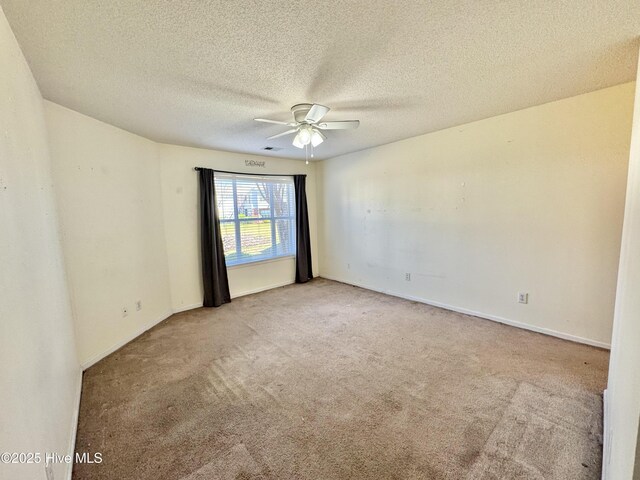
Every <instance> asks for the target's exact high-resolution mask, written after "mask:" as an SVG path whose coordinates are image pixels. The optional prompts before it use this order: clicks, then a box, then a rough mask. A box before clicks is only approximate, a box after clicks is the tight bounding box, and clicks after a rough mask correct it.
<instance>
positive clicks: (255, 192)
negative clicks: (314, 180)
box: [214, 172, 296, 265]
mask: <svg viewBox="0 0 640 480" xmlns="http://www.w3.org/2000/svg"><path fill="white" fill-rule="evenodd" d="M214 178H215V186H216V200H217V206H218V214H219V216H220V229H221V232H222V243H223V246H224V255H225V260H226V262H227V265H239V264H243V263H249V262H255V261H260V260H267V259H271V258H277V257H284V256H292V255H295V253H296V249H295V244H296V243H295V231H296V230H295V196H294V188H293V179H292V178H291V177H286V176H283V177H273V176H269V177H261V176H257V175H240V174H230V173H218V172H216V173H215V177H214Z"/></svg>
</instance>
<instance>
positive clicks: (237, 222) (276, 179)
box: [214, 172, 297, 268]
mask: <svg viewBox="0 0 640 480" xmlns="http://www.w3.org/2000/svg"><path fill="white" fill-rule="evenodd" d="M218 180H220V181H230V182H231V185H232V197H233V218H227V219H224V218H220V216H219V221H220V227H221V229H222V225H223V224H225V223H227V224H233V225H234V240H235V247H236V249H235V257H236V260H230V259H229V256H228V255H227V254H226V253H224V247H223V254H224V256H225V262H226V264H227V267H230V268H233V267H242V266H246V265H251V264H255V263H262V262H272V261H276V260H281V259H285V258H292V257H295V255H296V250H297V242H296V241H295V238H296V227H295V225H296V209H295V191H294V188H295V187H294V184H293V177H289V176H286V175H277V176H263V175H252V174H235V173H234V174H232V173H222V172H220V173H218V172H215V173H214V184H215V183H216V181H218ZM238 180H240V181H247V182H255V183H261V182H263V183H265V184H266V185H267V186H268V191H269V202H268V204H269V216H268V217H262V216H261V217H249V218H241V217H240V215H239V212H240V204H239V201H238V185H237V182H238ZM276 183H282V184H287V185H289V186H290V188H291V191H290V206H289V212H290V215H284V216H282V215H281V216H276V214H275V208H274V201H273V185H274V184H276ZM216 187H217V185H216ZM216 190H217V188H216ZM217 196H218V192H217V191H216V197H217ZM216 203H217V202H216ZM217 208H218V205H217V204H216V209H217ZM260 220H269V222H270V230H271V245H270V250H271V253H270V254H269V255H268V256H265V255H255V257H256V258H252V256H250V255H249V256H246V257H244V258H243V257H242V232H241V225H242V223H252V222H256V221H260ZM278 220H288V221H289V230H290V232H289V234H290V238H291V240H290V246H291V247H292V251H290V252H287V253H281V254H278V252H277V250H278V248H277V245H278V243H277V232H276V230H277V221H278Z"/></svg>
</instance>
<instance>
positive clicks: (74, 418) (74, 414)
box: [65, 371, 82, 480]
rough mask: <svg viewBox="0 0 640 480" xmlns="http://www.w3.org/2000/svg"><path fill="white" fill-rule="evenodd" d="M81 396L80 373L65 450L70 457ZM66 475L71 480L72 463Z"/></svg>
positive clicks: (76, 432)
mask: <svg viewBox="0 0 640 480" xmlns="http://www.w3.org/2000/svg"><path fill="white" fill-rule="evenodd" d="M81 396H82V371H80V372H79V374H78V380H77V384H76V396H75V407H74V410H73V415H72V416H71V435H70V437H69V447H68V448H67V452H68V453H69V455H71V456H72V457H73V456H74V453H75V449H76V436H77V434H78V419H79V418H80V397H81ZM67 465H68V466H67V474H66V475H65V477H66V479H67V480H71V476H72V475H73V462H71V463H69V464H67Z"/></svg>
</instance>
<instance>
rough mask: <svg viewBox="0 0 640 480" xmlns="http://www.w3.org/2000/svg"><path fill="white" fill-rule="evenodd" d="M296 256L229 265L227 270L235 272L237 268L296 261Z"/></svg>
mask: <svg viewBox="0 0 640 480" xmlns="http://www.w3.org/2000/svg"><path fill="white" fill-rule="evenodd" d="M295 258H296V256H295V255H284V256H282V257H275V258H266V259H264V260H255V261H253V262H246V263H238V264H236V265H227V270H235V269H236V268H246V267H252V266H254V265H263V264H265V263H273V262H281V261H283V260H290V259H295Z"/></svg>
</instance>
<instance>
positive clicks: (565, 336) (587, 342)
mask: <svg viewBox="0 0 640 480" xmlns="http://www.w3.org/2000/svg"><path fill="white" fill-rule="evenodd" d="M320 276H321V277H323V278H326V279H328V280H333V281H336V282H341V283H346V284H348V285H355V286H356V287H360V288H366V289H367V290H373V291H374V292H379V293H384V294H386V295H391V296H392V297H399V298H404V299H405V300H412V301H414V302H420V303H426V304H427V305H431V306H432V307H438V308H444V309H445V310H451V311H453V312H458V313H463V314H465V315H471V316H474V317H479V318H484V319H486V320H492V321H494V322H498V323H503V324H505V325H510V326H512V327H517V328H522V329H523V330H530V331H532V332H537V333H542V334H545V335H550V336H552V337H557V338H561V339H563V340H569V341H572V342H576V343H584V344H585V345H591V346H592V347H598V348H604V349H607V350H610V349H611V345H610V344H609V343H604V342H600V341H598V340H591V339H590V338H583V337H579V336H577V335H571V334H569V333H564V332H558V331H556V330H551V329H549V328H544V327H537V326H535V325H529V324H528V323H522V322H518V321H516V320H510V319H508V318H504V317H499V316H497V315H492V314H490V313H483V312H476V311H474V310H469V309H467V308H461V307H456V306H454V305H447V304H445V303H441V302H436V301H433V300H429V299H427V298H421V297H415V296H413V295H406V294H404V293H398V292H394V291H391V290H380V289H378V288H375V287H371V286H368V285H364V284H360V283H354V282H350V281H345V280H340V279H339V278H333V277H331V276H329V275H325V274H322V275H320Z"/></svg>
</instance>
